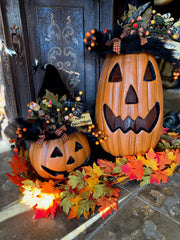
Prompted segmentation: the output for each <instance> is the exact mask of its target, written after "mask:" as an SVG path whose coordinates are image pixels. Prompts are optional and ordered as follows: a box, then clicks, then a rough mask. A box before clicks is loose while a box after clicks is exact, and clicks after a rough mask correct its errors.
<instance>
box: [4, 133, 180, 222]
mask: <svg viewBox="0 0 180 240" xmlns="http://www.w3.org/2000/svg"><path fill="white" fill-rule="evenodd" d="M166 131H167V129H166ZM156 149H157V150H156V151H155V150H153V149H150V150H149V151H148V152H147V153H146V154H145V155H141V154H138V155H137V156H125V157H122V158H116V161H114V162H113V161H108V160H104V159H98V160H97V162H96V163H95V162H94V163H93V164H92V166H90V165H89V166H84V167H82V168H80V169H78V170H75V171H72V172H71V173H69V175H68V176H67V178H66V179H64V181H61V182H59V181H55V180H52V179H50V180H48V181H45V180H43V179H42V178H41V177H40V176H39V175H37V173H36V172H35V170H34V169H33V168H32V166H31V164H30V161H29V157H28V152H27V151H20V153H19V154H17V153H15V154H14V157H13V159H12V161H10V162H9V163H10V165H11V168H12V173H11V174H9V173H7V175H8V177H9V179H10V181H12V182H13V183H14V184H16V185H17V186H19V189H20V192H21V194H22V200H21V202H22V203H24V204H27V205H29V206H30V207H33V208H34V209H35V218H36V219H37V218H41V217H47V216H48V215H49V214H51V215H52V217H53V218H54V216H55V214H56V211H57V209H58V208H59V207H60V208H61V209H62V210H63V212H64V213H65V214H66V215H68V219H71V218H75V217H76V218H79V217H80V216H81V215H83V216H84V217H85V218H86V219H87V218H88V216H89V214H94V211H95V208H96V206H98V207H99V208H98V210H99V212H101V215H102V218H103V219H104V218H105V217H106V216H107V215H108V214H111V213H112V210H113V209H114V210H118V207H117V201H118V197H119V195H120V189H119V187H118V185H122V184H124V183H126V182H128V181H132V180H136V181H138V182H139V183H140V186H143V185H146V184H150V183H157V184H160V183H166V182H167V181H168V180H169V178H170V177H171V176H173V174H175V173H176V172H178V169H179V167H180V136H179V135H178V134H177V133H171V132H169V133H168V132H166V133H164V134H163V135H162V136H161V139H160V141H159V143H158V145H157V148H156Z"/></svg>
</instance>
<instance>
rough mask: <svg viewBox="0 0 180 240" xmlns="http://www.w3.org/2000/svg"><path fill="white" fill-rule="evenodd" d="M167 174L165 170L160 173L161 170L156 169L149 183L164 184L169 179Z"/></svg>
mask: <svg viewBox="0 0 180 240" xmlns="http://www.w3.org/2000/svg"><path fill="white" fill-rule="evenodd" d="M167 174H168V172H167V170H166V169H165V170H163V171H161V169H158V170H157V171H153V174H152V175H151V179H150V183H158V184H159V183H160V182H162V183H166V182H167V181H168V180H169V178H168V175H167Z"/></svg>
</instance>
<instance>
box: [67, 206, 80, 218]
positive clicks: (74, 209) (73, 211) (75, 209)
mask: <svg viewBox="0 0 180 240" xmlns="http://www.w3.org/2000/svg"><path fill="white" fill-rule="evenodd" d="M78 210H79V206H78V205H75V206H72V207H71V211H70V213H69V216H68V219H72V218H75V217H76V218H77V219H79V217H80V216H78Z"/></svg>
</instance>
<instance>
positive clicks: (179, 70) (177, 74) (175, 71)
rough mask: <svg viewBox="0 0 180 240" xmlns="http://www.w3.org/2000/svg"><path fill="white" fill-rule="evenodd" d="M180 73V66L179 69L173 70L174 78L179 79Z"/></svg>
mask: <svg viewBox="0 0 180 240" xmlns="http://www.w3.org/2000/svg"><path fill="white" fill-rule="evenodd" d="M179 75H180V68H179V69H175V70H174V72H173V78H174V80H177V79H178V78H179Z"/></svg>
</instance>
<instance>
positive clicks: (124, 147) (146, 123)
mask: <svg viewBox="0 0 180 240" xmlns="http://www.w3.org/2000/svg"><path fill="white" fill-rule="evenodd" d="M95 119H96V124H97V127H98V128H99V129H100V130H102V131H104V134H105V135H106V136H107V137H108V140H107V141H104V142H102V143H101V144H102V147H103V148H104V150H106V151H107V152H109V153H111V154H112V155H114V156H124V155H135V154H138V153H141V154H144V153H146V152H147V151H148V150H149V149H150V148H154V147H155V146H156V144H157V142H158V140H159V138H160V135H161V132H162V126H163V91H162V83H161V78H160V73H159V70H158V66H157V63H156V60H155V58H154V56H153V55H151V54H150V53H146V52H143V53H137V54H122V55H108V56H107V57H106V59H105V62H104V65H103V68H102V72H101V76H100V80H99V86H98V91H97V98H96V111H95Z"/></svg>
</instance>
